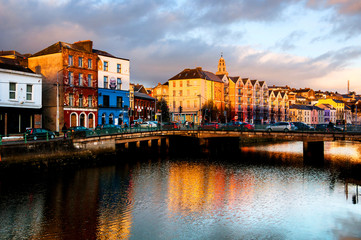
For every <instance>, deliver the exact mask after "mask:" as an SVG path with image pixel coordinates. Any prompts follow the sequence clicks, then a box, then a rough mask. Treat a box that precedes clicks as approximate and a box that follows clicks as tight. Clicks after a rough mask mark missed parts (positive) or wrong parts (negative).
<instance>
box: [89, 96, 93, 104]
mask: <svg viewBox="0 0 361 240" xmlns="http://www.w3.org/2000/svg"><path fill="white" fill-rule="evenodd" d="M88 107H93V96H92V95H89V96H88Z"/></svg>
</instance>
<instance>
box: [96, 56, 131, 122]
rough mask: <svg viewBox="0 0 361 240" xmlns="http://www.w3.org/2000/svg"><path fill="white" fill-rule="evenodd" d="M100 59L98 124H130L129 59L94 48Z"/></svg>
mask: <svg viewBox="0 0 361 240" xmlns="http://www.w3.org/2000/svg"><path fill="white" fill-rule="evenodd" d="M93 52H94V53H97V54H98V56H99V61H98V124H114V125H121V124H124V123H126V124H128V125H129V115H128V112H129V106H130V103H129V81H130V76H129V75H130V73H129V59H124V58H118V57H115V56H113V55H111V54H109V53H107V52H105V51H100V50H96V49H93Z"/></svg>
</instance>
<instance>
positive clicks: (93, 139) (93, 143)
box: [73, 130, 361, 159]
mask: <svg viewBox="0 0 361 240" xmlns="http://www.w3.org/2000/svg"><path fill="white" fill-rule="evenodd" d="M174 137H183V138H186V139H189V140H191V141H192V143H193V144H197V145H198V146H199V148H200V149H201V150H202V151H203V152H208V151H209V149H210V146H214V144H213V145H212V142H214V141H215V140H221V141H218V142H217V144H228V145H229V144H230V145H231V146H233V147H235V148H237V147H238V146H239V144H240V141H242V142H247V141H252V140H253V141H254V140H257V139H258V140H259V139H268V140H269V141H302V142H303V152H304V156H305V157H308V158H311V157H312V158H320V159H323V156H324V142H325V141H357V142H361V132H296V131H294V132H292V131H291V132H267V131H260V130H257V131H225V130H168V131H164V130H154V131H142V132H133V133H132V132H129V133H120V134H111V135H99V136H90V137H87V138H80V139H74V140H73V144H74V146H75V147H76V148H79V149H90V150H101V149H108V150H116V149H117V148H121V149H128V148H129V146H130V145H133V146H135V147H137V148H140V147H141V146H147V147H154V146H158V147H161V146H165V149H168V148H169V144H170V140H169V139H170V138H174ZM194 140H196V141H194Z"/></svg>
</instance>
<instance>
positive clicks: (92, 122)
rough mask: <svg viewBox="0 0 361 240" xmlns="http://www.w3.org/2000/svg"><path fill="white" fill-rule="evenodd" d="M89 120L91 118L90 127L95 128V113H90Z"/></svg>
mask: <svg viewBox="0 0 361 240" xmlns="http://www.w3.org/2000/svg"><path fill="white" fill-rule="evenodd" d="M88 120H89V126H88V127H89V128H94V114H93V113H89V116H88Z"/></svg>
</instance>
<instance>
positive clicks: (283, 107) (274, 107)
mask: <svg viewBox="0 0 361 240" xmlns="http://www.w3.org/2000/svg"><path fill="white" fill-rule="evenodd" d="M268 104H269V115H270V117H269V118H270V119H269V120H270V122H272V123H273V122H281V121H288V120H289V100H288V95H287V93H286V92H284V91H279V90H276V91H274V90H272V91H270V92H269V100H268Z"/></svg>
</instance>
